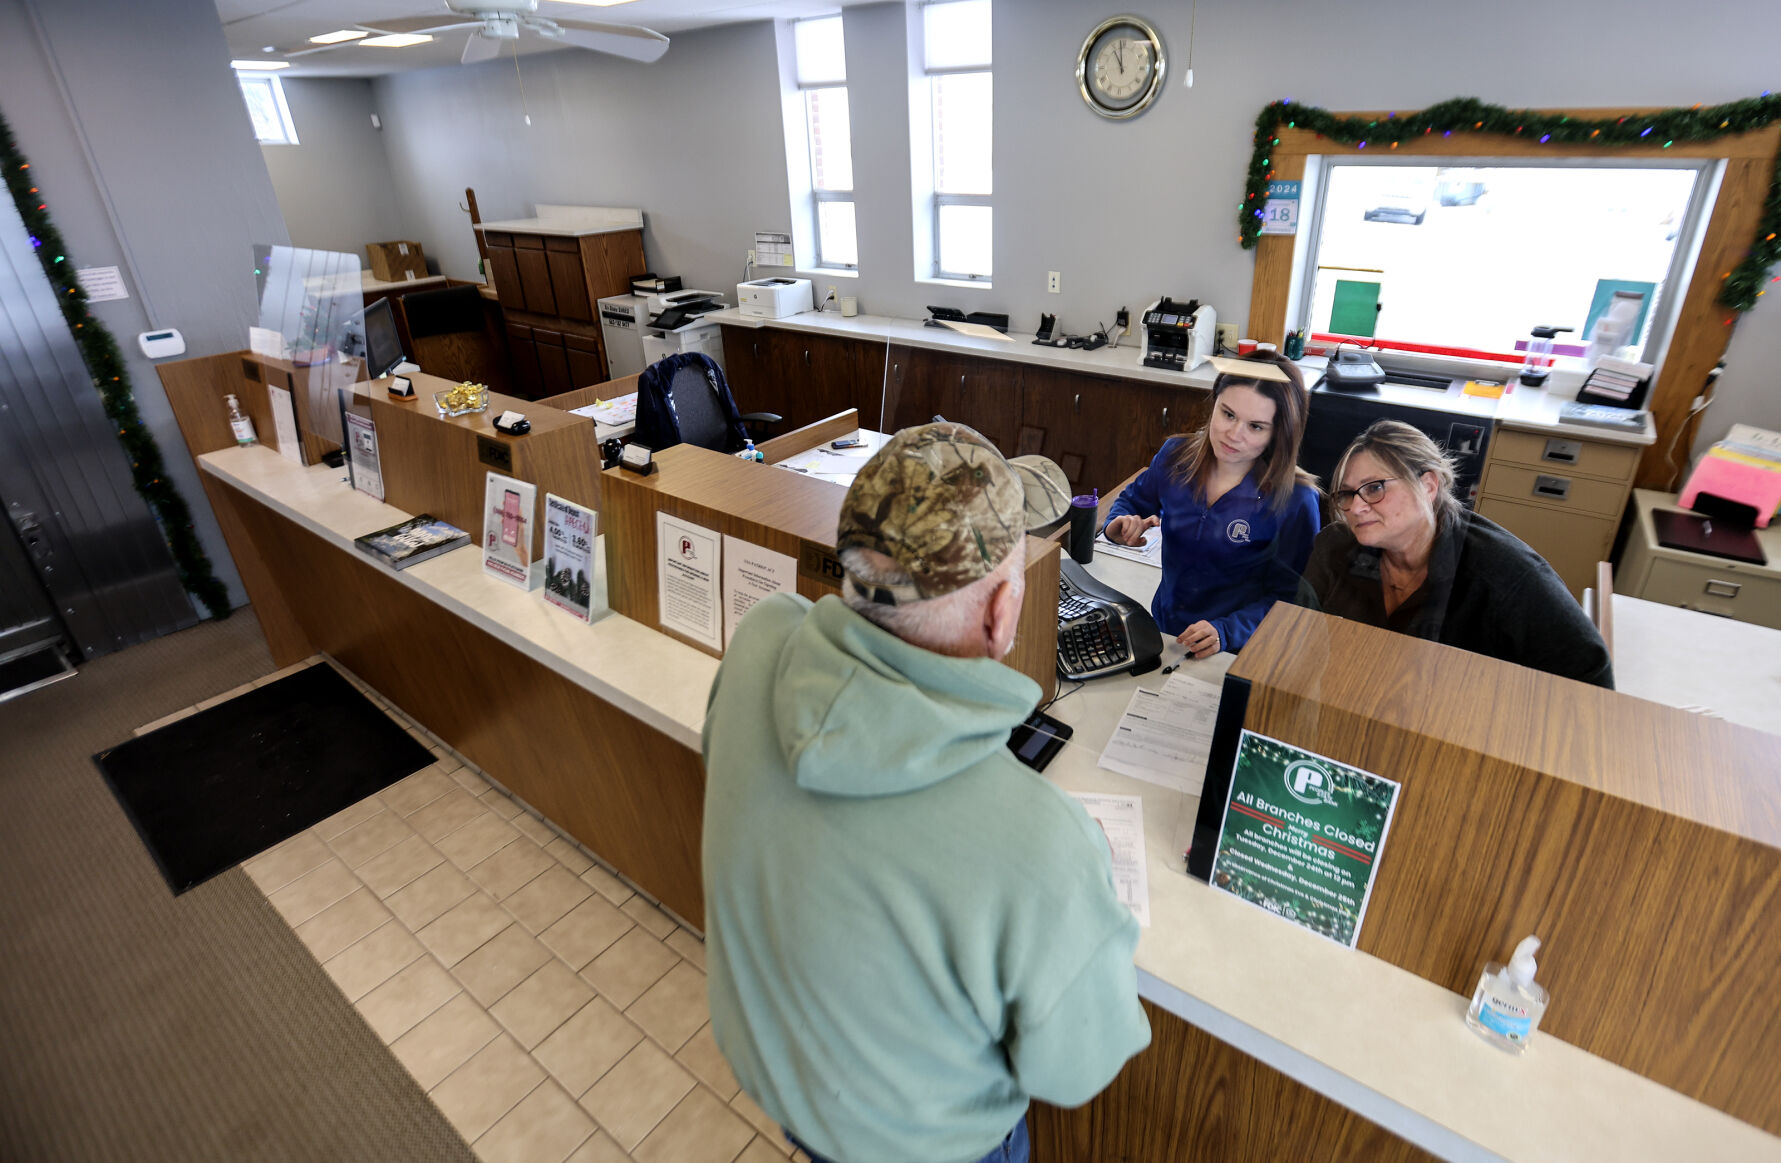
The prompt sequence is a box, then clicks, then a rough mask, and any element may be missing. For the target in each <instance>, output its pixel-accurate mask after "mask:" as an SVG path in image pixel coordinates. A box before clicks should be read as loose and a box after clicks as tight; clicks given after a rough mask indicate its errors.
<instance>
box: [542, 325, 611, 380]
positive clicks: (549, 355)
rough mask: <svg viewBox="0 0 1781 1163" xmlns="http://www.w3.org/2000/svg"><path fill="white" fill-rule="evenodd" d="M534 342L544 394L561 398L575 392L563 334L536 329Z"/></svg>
mask: <svg viewBox="0 0 1781 1163" xmlns="http://www.w3.org/2000/svg"><path fill="white" fill-rule="evenodd" d="M532 342H533V344H534V345H535V346H536V347H537V349H538V384H539V386H540V387H541V388H542V389H543V390H544V394H545V395H547V396H560V395H562V394H563V393H564V392H568V391H573V390H574V389H575V381H574V379H573V378H572V377H571V376H570V375H569V352H568V349H566V348H565V347H564V346H563V333H562V332H561V331H550V330H548V329H546V328H543V327H534V328H532ZM595 382H596V383H598V382H599V381H598V380H596V381H595Z"/></svg>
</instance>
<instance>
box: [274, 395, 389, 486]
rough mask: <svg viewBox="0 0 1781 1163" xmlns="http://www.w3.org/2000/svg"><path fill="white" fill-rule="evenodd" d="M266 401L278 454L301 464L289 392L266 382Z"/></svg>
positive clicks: (293, 410)
mask: <svg viewBox="0 0 1781 1163" xmlns="http://www.w3.org/2000/svg"><path fill="white" fill-rule="evenodd" d="M266 402H267V403H268V404H271V405H272V431H273V433H274V434H275V435H276V436H277V438H278V454H279V455H280V456H282V457H284V458H285V459H286V460H288V461H290V462H291V463H292V464H302V463H303V439H302V437H300V436H298V435H297V409H296V406H295V405H294V404H293V403H292V402H291V394H290V393H289V392H287V391H285V390H284V389H283V388H275V387H273V386H272V385H271V384H267V385H266ZM382 499H383V498H382V497H379V498H378V500H380V501H381V500H382Z"/></svg>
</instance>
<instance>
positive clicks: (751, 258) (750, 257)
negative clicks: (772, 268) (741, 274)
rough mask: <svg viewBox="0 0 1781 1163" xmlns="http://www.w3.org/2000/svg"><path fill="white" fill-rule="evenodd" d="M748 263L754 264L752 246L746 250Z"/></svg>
mask: <svg viewBox="0 0 1781 1163" xmlns="http://www.w3.org/2000/svg"><path fill="white" fill-rule="evenodd" d="M748 261H749V262H750V263H753V262H754V247H752V246H751V247H749V248H748Z"/></svg>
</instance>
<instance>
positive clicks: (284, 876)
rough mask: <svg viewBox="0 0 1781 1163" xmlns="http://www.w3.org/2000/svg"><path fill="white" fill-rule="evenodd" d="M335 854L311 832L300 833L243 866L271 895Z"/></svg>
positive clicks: (261, 888) (252, 879)
mask: <svg viewBox="0 0 1781 1163" xmlns="http://www.w3.org/2000/svg"><path fill="white" fill-rule="evenodd" d="M333 856H334V854H333V853H332V852H331V851H329V849H328V846H327V845H326V844H323V843H322V842H321V841H320V840H318V839H316V837H315V836H314V835H313V834H312V833H310V832H298V833H297V834H296V835H295V836H292V837H291V838H290V839H289V840H286V841H285V842H284V843H283V844H279V845H277V846H276V847H273V848H268V849H267V850H266V851H264V852H262V853H260V854H259V855H258V856H256V857H254V858H253V859H252V860H249V861H247V862H246V863H244V864H243V865H242V866H241V867H242V869H243V870H244V871H245V872H246V873H247V876H248V879H249V880H251V881H253V882H254V883H255V884H256V885H258V886H259V888H260V891H261V892H263V893H265V894H266V895H267V896H271V895H272V894H273V893H275V892H277V891H278V890H279V889H281V888H283V887H284V886H285V885H287V884H289V883H291V881H293V880H296V879H297V878H298V877H299V876H302V875H303V874H304V873H306V872H311V871H313V870H315V869H317V868H319V867H321V866H322V865H323V864H325V863H327V862H328V861H329V860H331V859H333Z"/></svg>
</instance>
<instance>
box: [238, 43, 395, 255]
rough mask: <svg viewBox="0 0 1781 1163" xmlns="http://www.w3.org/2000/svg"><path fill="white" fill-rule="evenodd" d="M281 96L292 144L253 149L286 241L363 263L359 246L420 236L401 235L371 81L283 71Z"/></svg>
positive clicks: (386, 153)
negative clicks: (374, 121) (274, 197)
mask: <svg viewBox="0 0 1781 1163" xmlns="http://www.w3.org/2000/svg"><path fill="white" fill-rule="evenodd" d="M280 83H281V84H282V85H283V87H284V95H285V102H286V103H287V104H288V105H289V106H290V109H291V121H292V123H293V124H294V125H295V126H296V129H297V144H296V145H262V146H261V147H260V153H261V155H262V156H263V157H264V158H265V160H266V170H267V172H268V173H270V174H271V175H272V186H273V188H274V189H275V190H277V191H278V208H279V210H280V211H282V212H283V214H284V222H285V226H286V228H287V229H289V231H290V234H291V245H292V246H304V247H310V248H312V249H315V250H337V251H345V252H347V253H350V254H356V255H358V256H359V261H360V262H361V263H363V262H364V261H365V244H366V243H368V242H384V241H388V240H393V239H415V240H416V241H419V242H421V243H422V245H423V247H424V246H425V242H426V240H425V239H420V238H418V237H417V236H416V235H413V234H407V233H404V231H405V230H407V229H408V228H409V227H408V223H407V221H406V216H405V215H404V214H403V212H402V207H401V204H400V203H399V202H398V201H397V198H396V190H395V183H394V180H393V178H392V176H391V173H390V155H389V153H388V151H386V150H385V149H384V143H383V136H382V134H381V133H380V132H379V131H378V130H376V129H374V128H372V125H371V113H372V103H371V82H370V81H368V80H365V79H363V78H354V77H339V78H333V77H328V78H315V79H312V80H304V79H303V78H301V77H285V78H282V79H281V81H280Z"/></svg>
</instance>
